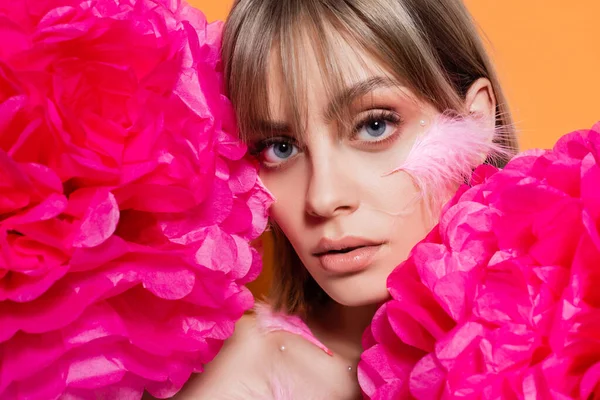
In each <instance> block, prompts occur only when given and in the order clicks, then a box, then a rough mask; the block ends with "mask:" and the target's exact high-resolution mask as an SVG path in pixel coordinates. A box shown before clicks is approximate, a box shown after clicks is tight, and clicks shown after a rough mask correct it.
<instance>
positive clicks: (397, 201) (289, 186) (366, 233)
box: [251, 48, 439, 306]
mask: <svg viewBox="0 0 600 400" xmlns="http://www.w3.org/2000/svg"><path fill="white" fill-rule="evenodd" d="M340 50H341V53H342V54H344V58H345V59H344V60H343V62H342V63H341V64H342V65H344V66H345V68H347V70H344V71H343V76H345V77H347V78H346V81H345V82H344V84H345V89H344V90H342V91H341V93H335V94H333V95H332V96H328V94H327V93H326V90H325V89H324V88H325V87H326V85H325V82H324V81H323V77H322V76H321V72H322V71H321V70H320V67H319V64H318V62H317V61H316V59H315V56H314V54H311V53H310V52H306V53H305V54H303V57H304V60H305V64H304V68H305V72H306V81H307V82H306V84H307V115H308V118H307V121H306V123H305V126H306V131H305V132H304V134H303V135H301V134H298V133H297V132H292V131H291V128H290V125H291V119H290V115H289V104H287V103H286V93H285V90H284V84H283V77H282V73H281V68H280V65H279V63H278V57H275V55H273V57H271V62H270V71H269V75H268V76H269V88H268V89H269V105H270V110H271V116H272V118H273V120H272V121H264V122H265V125H266V126H270V127H271V130H272V131H273V132H274V136H273V137H271V135H272V134H271V133H269V135H268V138H264V137H263V138H261V137H260V133H259V136H257V137H254V138H251V142H252V143H254V144H253V147H255V151H256V152H259V153H260V155H259V157H260V160H261V163H262V167H261V172H260V177H261V179H262V181H263V182H264V184H265V185H266V187H267V188H268V189H269V191H270V192H271V193H272V194H273V195H274V197H275V199H276V201H275V203H274V205H273V206H272V208H271V217H272V218H273V219H274V221H275V222H276V223H277V224H278V225H279V227H280V228H281V229H282V231H283V232H284V234H285V235H286V236H287V238H288V239H289V241H290V242H291V244H292V246H293V247H294V249H295V250H296V252H297V253H298V256H299V257H300V259H301V261H302V262H303V264H304V265H305V267H306V268H307V270H308V271H309V272H310V274H311V275H312V276H313V278H314V279H315V280H316V281H317V283H318V284H319V285H320V286H321V287H322V288H323V289H324V290H325V292H327V294H328V295H329V296H330V297H331V298H333V299H334V300H335V301H337V302H338V303H341V304H344V305H348V306H358V305H366V304H372V303H375V302H379V301H382V300H384V299H385V298H386V296H387V290H386V278H387V276H388V275H389V274H390V272H391V271H392V270H393V269H394V268H395V267H396V266H397V265H398V264H400V263H401V262H402V261H404V260H405V259H406V258H407V256H408V253H409V251H410V250H411V248H412V247H413V246H414V245H415V244H416V243H417V242H418V241H419V240H421V239H422V238H423V237H425V235H426V234H427V232H428V231H429V230H430V229H431V227H432V223H431V221H430V220H429V219H428V213H427V210H426V208H425V205H424V202H423V201H422V200H420V196H419V193H417V189H416V187H415V186H414V184H413V182H412V180H411V178H410V177H409V176H408V175H406V174H404V173H395V174H391V175H389V174H388V173H389V172H390V171H392V170H393V169H394V168H396V167H398V166H399V165H401V164H402V162H403V160H405V158H406V157H407V155H408V152H409V151H410V150H411V148H412V145H413V143H414V141H415V139H416V137H417V136H418V135H420V134H421V133H423V131H424V130H425V129H427V127H426V126H427V124H428V122H429V121H432V120H433V119H434V118H436V117H437V116H438V115H439V112H438V111H436V110H435V109H434V107H433V106H431V105H429V104H427V103H425V102H423V101H420V100H419V99H418V98H417V97H416V96H415V94H414V93H412V92H411V91H410V90H409V89H408V88H406V87H403V86H402V84H401V83H399V82H396V81H394V80H393V79H392V78H391V76H390V75H387V74H385V73H383V72H382V70H383V68H381V67H380V65H378V63H377V62H376V61H375V60H374V59H372V58H370V57H369V56H368V55H366V54H356V52H355V51H354V50H352V49H350V48H348V49H347V51H344V49H340ZM369 66H372V67H373V68H369ZM334 102H335V105H338V106H340V105H341V106H342V109H343V110H344V111H345V113H344V115H347V118H348V119H347V120H345V121H339V120H337V119H336V118H335V117H334V115H335V114H333V113H332V112H331V110H332V107H333V106H334ZM341 122H342V123H341ZM348 123H350V124H349V126H348Z"/></svg>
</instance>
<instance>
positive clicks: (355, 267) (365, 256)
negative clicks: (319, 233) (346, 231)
mask: <svg viewBox="0 0 600 400" xmlns="http://www.w3.org/2000/svg"><path fill="white" fill-rule="evenodd" d="M383 244H384V243H383V242H377V241H373V240H369V239H364V238H358V237H351V236H349V237H345V238H342V239H339V240H332V239H327V238H323V239H321V240H320V241H319V244H318V246H317V248H316V249H315V251H314V252H313V255H314V256H315V257H317V258H318V259H319V262H320V263H321V267H322V268H323V269H324V270H326V271H328V272H331V273H336V274H340V273H352V272H358V271H361V270H364V269H366V268H367V267H368V266H369V265H370V264H371V263H372V262H373V260H374V258H375V256H376V255H377V254H378V253H379V250H380V249H381V247H382V245H383ZM340 250H348V251H347V252H345V253H339V252H336V251H340Z"/></svg>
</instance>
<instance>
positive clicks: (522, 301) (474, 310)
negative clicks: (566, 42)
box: [359, 123, 600, 399]
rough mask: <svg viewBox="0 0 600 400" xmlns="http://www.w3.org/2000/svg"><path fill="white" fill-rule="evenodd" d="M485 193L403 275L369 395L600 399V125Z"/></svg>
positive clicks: (377, 338) (377, 325)
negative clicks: (598, 397) (599, 287)
mask: <svg viewBox="0 0 600 400" xmlns="http://www.w3.org/2000/svg"><path fill="white" fill-rule="evenodd" d="M472 180H473V181H472V185H471V187H464V188H462V189H461V190H460V191H459V193H458V194H457V195H456V196H455V198H454V199H453V200H452V201H451V202H450V203H449V204H448V205H447V206H446V208H445V209H444V211H443V213H442V215H441V218H440V222H439V225H438V226H436V227H435V229H434V230H433V231H432V232H431V233H430V234H429V235H428V237H427V238H426V239H425V240H424V241H422V242H421V243H419V244H418V245H417V246H416V247H415V248H414V249H413V251H412V253H411V255H410V257H409V259H408V260H407V261H406V262H405V263H403V264H402V265H401V266H399V267H398V268H397V269H396V270H395V271H394V272H393V273H392V274H391V275H390V277H389V279H388V288H389V291H390V293H391V296H392V300H390V301H388V302H387V303H385V304H384V305H383V306H382V307H381V308H380V309H379V310H378V312H377V313H376V315H375V317H374V319H373V323H372V325H371V326H370V327H369V329H368V330H367V332H366V333H365V336H364V343H363V344H364V346H365V349H366V350H365V352H364V354H363V356H362V360H361V364H360V368H359V380H360V383H361V386H362V388H363V391H364V393H365V394H366V396H368V397H369V398H373V399H396V398H417V399H449V398H464V399H482V398H483V399H550V398H555V399H569V398H582V399H588V398H592V397H594V398H595V397H596V396H600V292H599V291H598V288H597V287H598V285H599V284H600V264H599V262H600V235H599V230H598V229H599V227H600V123H599V124H597V125H596V126H594V127H593V128H592V129H591V130H585V131H577V132H573V133H571V134H569V135H566V136H565V137H563V138H562V139H561V140H560V141H559V142H558V143H557V145H556V146H555V147H554V149H553V150H551V151H531V152H525V153H523V154H522V155H520V156H518V157H516V158H515V159H513V160H512V161H511V162H510V163H509V164H508V165H507V166H506V168H505V169H504V170H502V171H496V170H495V169H494V168H492V167H490V166H482V167H480V168H479V169H477V170H476V171H475V173H474V175H473V178H472Z"/></svg>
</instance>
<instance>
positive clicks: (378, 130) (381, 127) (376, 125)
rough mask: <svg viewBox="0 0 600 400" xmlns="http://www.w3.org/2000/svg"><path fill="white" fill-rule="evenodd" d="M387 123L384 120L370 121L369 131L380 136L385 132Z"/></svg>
mask: <svg viewBox="0 0 600 400" xmlns="http://www.w3.org/2000/svg"><path fill="white" fill-rule="evenodd" d="M385 128H386V123H385V121H382V120H375V121H371V122H369V124H368V125H367V133H368V134H369V135H371V136H374V137H378V136H381V135H383V134H384V133H385Z"/></svg>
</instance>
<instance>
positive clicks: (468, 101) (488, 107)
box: [465, 78, 496, 129]
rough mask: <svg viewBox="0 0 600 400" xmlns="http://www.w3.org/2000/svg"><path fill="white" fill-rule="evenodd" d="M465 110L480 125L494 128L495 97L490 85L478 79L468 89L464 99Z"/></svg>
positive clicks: (486, 80)
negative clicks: (479, 122)
mask: <svg viewBox="0 0 600 400" xmlns="http://www.w3.org/2000/svg"><path fill="white" fill-rule="evenodd" d="M465 109H466V111H467V112H468V113H469V115H471V116H473V117H475V119H477V120H479V121H481V123H483V124H485V125H486V126H489V127H490V128H492V129H493V128H494V126H495V125H496V95H495V94H494V89H493V88H492V83H491V82H490V81H489V80H488V79H486V78H479V79H477V80H476V81H475V82H473V84H472V85H471V87H470V88H469V90H468V91H467V95H466V97H465Z"/></svg>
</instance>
